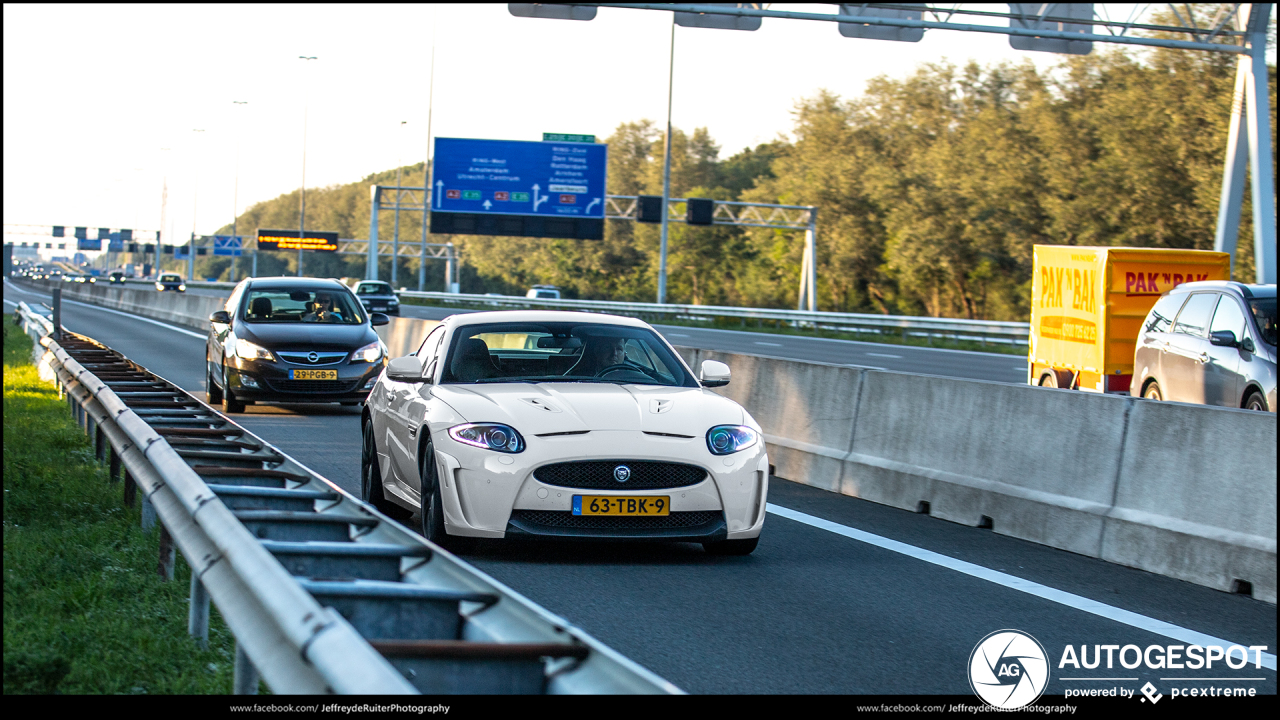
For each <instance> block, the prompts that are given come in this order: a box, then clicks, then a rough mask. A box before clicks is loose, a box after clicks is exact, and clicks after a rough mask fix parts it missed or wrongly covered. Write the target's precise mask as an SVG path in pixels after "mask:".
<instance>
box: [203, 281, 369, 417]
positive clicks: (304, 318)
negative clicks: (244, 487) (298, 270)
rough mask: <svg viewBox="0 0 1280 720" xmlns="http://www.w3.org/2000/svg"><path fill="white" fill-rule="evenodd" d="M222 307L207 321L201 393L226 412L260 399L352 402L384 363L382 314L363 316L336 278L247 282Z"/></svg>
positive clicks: (363, 395) (365, 394)
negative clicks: (380, 333) (380, 329)
mask: <svg viewBox="0 0 1280 720" xmlns="http://www.w3.org/2000/svg"><path fill="white" fill-rule="evenodd" d="M224 307H225V309H223V310H218V311H216V312H214V313H213V314H212V315H210V316H209V322H210V323H211V328H210V330H209V336H208V339H207V341H206V345H205V367H206V370H205V372H206V378H205V383H206V384H205V391H206V393H207V396H208V400H209V403H210V404H213V403H222V409H223V411H224V412H227V413H237V412H244V407H245V405H246V404H251V403H253V402H257V401H266V402H294V403H331V402H338V403H342V404H344V405H357V404H359V403H361V402H363V401H364V400H365V398H366V397H368V395H369V391H370V390H371V389H372V388H373V384H374V383H375V382H377V380H378V376H379V375H380V374H382V369H383V366H384V365H385V364H386V355H387V349H386V346H384V345H383V344H382V341H381V340H379V339H378V334H377V332H375V331H374V329H373V328H374V327H376V326H379V325H386V324H387V322H388V319H387V316H386V315H383V314H382V313H366V312H365V311H364V309H363V308H361V307H360V302H359V301H358V300H356V297H355V295H354V294H352V292H351V290H349V289H348V288H347V287H346V286H345V285H343V284H342V283H341V282H338V281H337V280H323V279H319V278H300V277H266V278H249V279H246V280H242V281H241V282H240V283H239V284H238V285H236V287H235V289H234V290H232V291H231V297H229V298H228V299H227V303H226V305H225V306H224ZM317 440H319V441H321V442H324V438H323V437H321V436H317Z"/></svg>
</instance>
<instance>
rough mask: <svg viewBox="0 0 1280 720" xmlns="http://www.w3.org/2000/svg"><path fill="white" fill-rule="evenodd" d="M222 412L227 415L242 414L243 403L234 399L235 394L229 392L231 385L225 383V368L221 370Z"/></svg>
mask: <svg viewBox="0 0 1280 720" xmlns="http://www.w3.org/2000/svg"><path fill="white" fill-rule="evenodd" d="M222 412H224V413H226V414H227V415H231V414H232V413H242V412H244V403H243V402H240V400H238V399H236V396H235V393H233V392H231V383H229V382H227V369H226V368H225V367H224V368H223V369H222Z"/></svg>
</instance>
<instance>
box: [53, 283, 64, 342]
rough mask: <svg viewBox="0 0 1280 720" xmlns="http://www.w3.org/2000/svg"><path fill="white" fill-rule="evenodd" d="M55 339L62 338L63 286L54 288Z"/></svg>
mask: <svg viewBox="0 0 1280 720" xmlns="http://www.w3.org/2000/svg"><path fill="white" fill-rule="evenodd" d="M53 339H54V340H61V339H62V288H54V289H53Z"/></svg>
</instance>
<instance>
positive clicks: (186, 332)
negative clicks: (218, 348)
mask: <svg viewBox="0 0 1280 720" xmlns="http://www.w3.org/2000/svg"><path fill="white" fill-rule="evenodd" d="M62 302H64V303H71V304H72V305H82V306H84V307H87V308H93V309H94V310H101V311H103V312H109V313H114V314H116V315H123V316H125V317H127V318H130V319H133V320H141V321H142V322H146V323H151V324H152V325H159V326H160V327H162V328H164V329H166V330H172V331H174V332H180V333H182V334H183V335H190V336H191V337H193V338H196V339H198V340H207V339H209V336H207V335H201V334H200V333H194V332H191V331H190V330H183V329H182V328H180V327H174V326H173V325H168V324H166V323H162V322H160V321H159V320H152V319H151V318H144V317H138V316H137V315H130V314H129V313H126V312H120V311H119V310H112V309H111V308H104V307H102V306H101V305H90V304H89V303H82V302H78V301H76V300H65V299H64V300H63V301H62Z"/></svg>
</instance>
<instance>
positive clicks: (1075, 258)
mask: <svg viewBox="0 0 1280 720" xmlns="http://www.w3.org/2000/svg"><path fill="white" fill-rule="evenodd" d="M1032 263H1033V266H1034V271H1033V272H1034V274H1033V276H1032V280H1031V338H1030V352H1029V356H1028V360H1029V361H1030V362H1029V363H1028V371H1027V382H1028V383H1030V384H1031V385H1044V386H1048V387H1060V388H1075V389H1079V390H1087V391H1091V392H1114V393H1128V392H1129V383H1130V381H1131V380H1132V379H1133V351H1134V342H1135V341H1136V340H1137V337H1138V330H1139V328H1140V326H1141V325H1142V320H1143V319H1144V318H1145V317H1146V316H1147V312H1149V311H1150V310H1151V306H1152V305H1155V302H1156V300H1157V299H1158V298H1159V297H1160V296H1161V295H1162V294H1164V293H1165V292H1166V291H1168V290H1171V289H1172V288H1174V287H1176V286H1178V285H1181V284H1182V283H1184V282H1196V281H1200V280H1230V279H1231V258H1230V256H1229V255H1227V253H1221V252H1210V251H1208V250H1168V249H1163V248H1125V247H1073V246H1070V245H1036V246H1035V247H1034V249H1033V259H1032Z"/></svg>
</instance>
